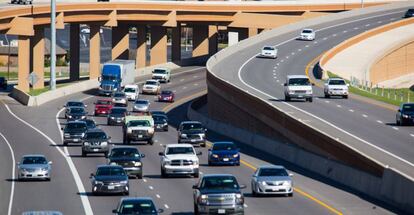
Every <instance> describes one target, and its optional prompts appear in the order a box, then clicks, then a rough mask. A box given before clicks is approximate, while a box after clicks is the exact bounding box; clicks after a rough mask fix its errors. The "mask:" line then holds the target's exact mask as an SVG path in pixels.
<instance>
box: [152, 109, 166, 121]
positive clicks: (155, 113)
mask: <svg viewBox="0 0 414 215" xmlns="http://www.w3.org/2000/svg"><path fill="white" fill-rule="evenodd" d="M151 115H163V116H165V117H167V113H165V111H161V110H154V111H151ZM167 120H168V118H167Z"/></svg>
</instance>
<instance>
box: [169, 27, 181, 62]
mask: <svg viewBox="0 0 414 215" xmlns="http://www.w3.org/2000/svg"><path fill="white" fill-rule="evenodd" d="M171 61H172V62H174V63H178V64H180V62H181V25H180V23H178V24H177V27H173V28H172V44H171Z"/></svg>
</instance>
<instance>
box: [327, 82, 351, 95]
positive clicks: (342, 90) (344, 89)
mask: <svg viewBox="0 0 414 215" xmlns="http://www.w3.org/2000/svg"><path fill="white" fill-rule="evenodd" d="M348 86H349V84H347V83H346V82H345V80H344V79H342V78H330V79H328V80H327V81H326V82H325V86H324V89H323V92H324V93H325V98H329V97H330V96H342V97H343V98H346V99H347V98H348V94H349V92H348Z"/></svg>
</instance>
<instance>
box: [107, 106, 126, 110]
mask: <svg viewBox="0 0 414 215" xmlns="http://www.w3.org/2000/svg"><path fill="white" fill-rule="evenodd" d="M112 109H125V110H128V109H127V108H126V107H118V106H115V107H112V108H111V110H112Z"/></svg>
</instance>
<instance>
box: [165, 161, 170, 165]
mask: <svg viewBox="0 0 414 215" xmlns="http://www.w3.org/2000/svg"><path fill="white" fill-rule="evenodd" d="M163 162H164V165H170V164H171V161H170V160H164V161H163Z"/></svg>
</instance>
